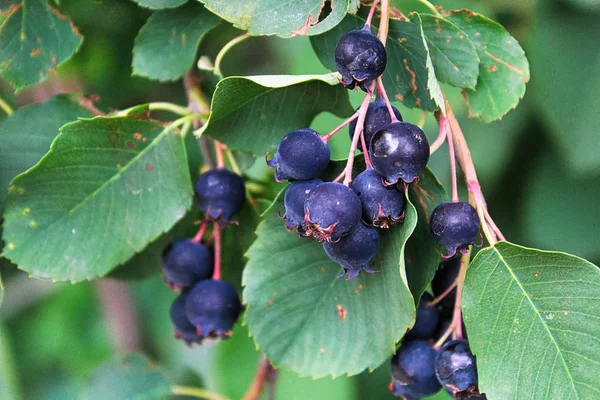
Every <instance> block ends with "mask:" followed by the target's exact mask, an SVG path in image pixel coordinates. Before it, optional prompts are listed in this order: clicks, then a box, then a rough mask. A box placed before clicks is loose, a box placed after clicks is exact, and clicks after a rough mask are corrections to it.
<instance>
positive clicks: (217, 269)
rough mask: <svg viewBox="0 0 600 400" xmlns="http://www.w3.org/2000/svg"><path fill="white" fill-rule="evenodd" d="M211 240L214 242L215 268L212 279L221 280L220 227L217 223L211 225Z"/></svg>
mask: <svg viewBox="0 0 600 400" xmlns="http://www.w3.org/2000/svg"><path fill="white" fill-rule="evenodd" d="M213 239H214V240H215V268H214V272H213V277H212V278H213V279H214V280H217V281H218V280H220V279H221V250H222V248H221V226H220V225H219V223H218V222H215V223H214V224H213Z"/></svg>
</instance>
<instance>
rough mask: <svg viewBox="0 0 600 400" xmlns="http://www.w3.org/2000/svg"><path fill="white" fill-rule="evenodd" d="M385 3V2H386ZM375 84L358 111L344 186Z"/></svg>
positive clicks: (350, 173)
mask: <svg viewBox="0 0 600 400" xmlns="http://www.w3.org/2000/svg"><path fill="white" fill-rule="evenodd" d="M384 1H385V0H384ZM374 85H375V82H373V83H372V84H371V87H370V88H369V91H368V92H367V94H365V98H364V99H363V101H362V104H361V105H360V107H359V109H358V111H357V112H358V121H357V122H356V128H354V135H353V136H352V144H351V145H350V151H349V152H348V161H347V162H346V168H345V169H344V174H345V175H344V182H343V183H344V185H346V186H350V182H352V167H353V166H354V156H355V155H356V149H357V148H358V140H359V139H360V136H361V134H362V131H363V130H364V125H365V117H366V116H367V109H368V108H369V102H370V101H371V97H372V96H373V87H374Z"/></svg>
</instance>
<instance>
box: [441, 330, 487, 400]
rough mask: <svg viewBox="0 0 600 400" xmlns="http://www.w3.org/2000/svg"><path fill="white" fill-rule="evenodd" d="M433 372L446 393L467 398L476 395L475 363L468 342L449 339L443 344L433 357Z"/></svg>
mask: <svg viewBox="0 0 600 400" xmlns="http://www.w3.org/2000/svg"><path fill="white" fill-rule="evenodd" d="M435 374H436V375H437V377H438V380H439V381H440V383H441V384H442V386H443V387H444V388H445V389H446V390H447V391H448V393H450V394H452V395H453V396H454V395H457V394H459V393H460V394H459V396H462V397H463V398H465V396H467V397H466V398H468V395H469V394H474V395H478V394H479V390H478V388H477V363H476V360H475V356H474V355H473V353H471V348H470V347H469V342H467V341H466V340H464V339H459V340H451V341H449V342H447V343H446V344H444V345H443V346H442V347H441V348H440V350H439V351H438V354H437V356H436V358H435Z"/></svg>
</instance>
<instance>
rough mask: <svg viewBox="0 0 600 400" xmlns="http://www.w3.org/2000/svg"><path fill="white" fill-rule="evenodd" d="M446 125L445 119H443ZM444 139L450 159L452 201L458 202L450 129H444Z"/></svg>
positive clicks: (454, 159)
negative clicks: (446, 142) (446, 140)
mask: <svg viewBox="0 0 600 400" xmlns="http://www.w3.org/2000/svg"><path fill="white" fill-rule="evenodd" d="M440 123H442V122H440ZM443 124H444V125H446V124H447V121H443ZM446 139H448V152H449V157H448V158H449V159H450V173H451V174H452V201H453V202H455V203H456V202H458V182H457V178H456V157H455V155H454V142H453V141H452V129H446Z"/></svg>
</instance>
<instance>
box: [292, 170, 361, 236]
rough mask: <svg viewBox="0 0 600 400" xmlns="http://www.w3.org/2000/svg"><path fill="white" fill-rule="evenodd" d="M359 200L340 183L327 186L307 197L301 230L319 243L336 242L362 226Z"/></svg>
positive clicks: (319, 186) (350, 190) (317, 189)
mask: <svg viewBox="0 0 600 400" xmlns="http://www.w3.org/2000/svg"><path fill="white" fill-rule="evenodd" d="M361 213H362V206H361V204H360V200H359V198H358V196H357V195H356V194H355V193H354V192H353V191H352V189H350V188H349V187H347V186H344V185H342V184H341V183H334V182H325V183H321V184H320V185H317V186H316V187H315V188H314V189H313V190H311V191H310V193H309V194H308V196H306V201H305V202H304V221H302V229H304V231H305V232H306V236H312V237H314V238H315V239H316V240H318V241H319V242H324V241H326V242H337V241H338V240H340V239H341V238H342V236H344V235H347V234H348V233H350V232H352V231H353V230H354V229H355V228H356V227H357V226H358V225H359V224H360V216H361Z"/></svg>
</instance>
